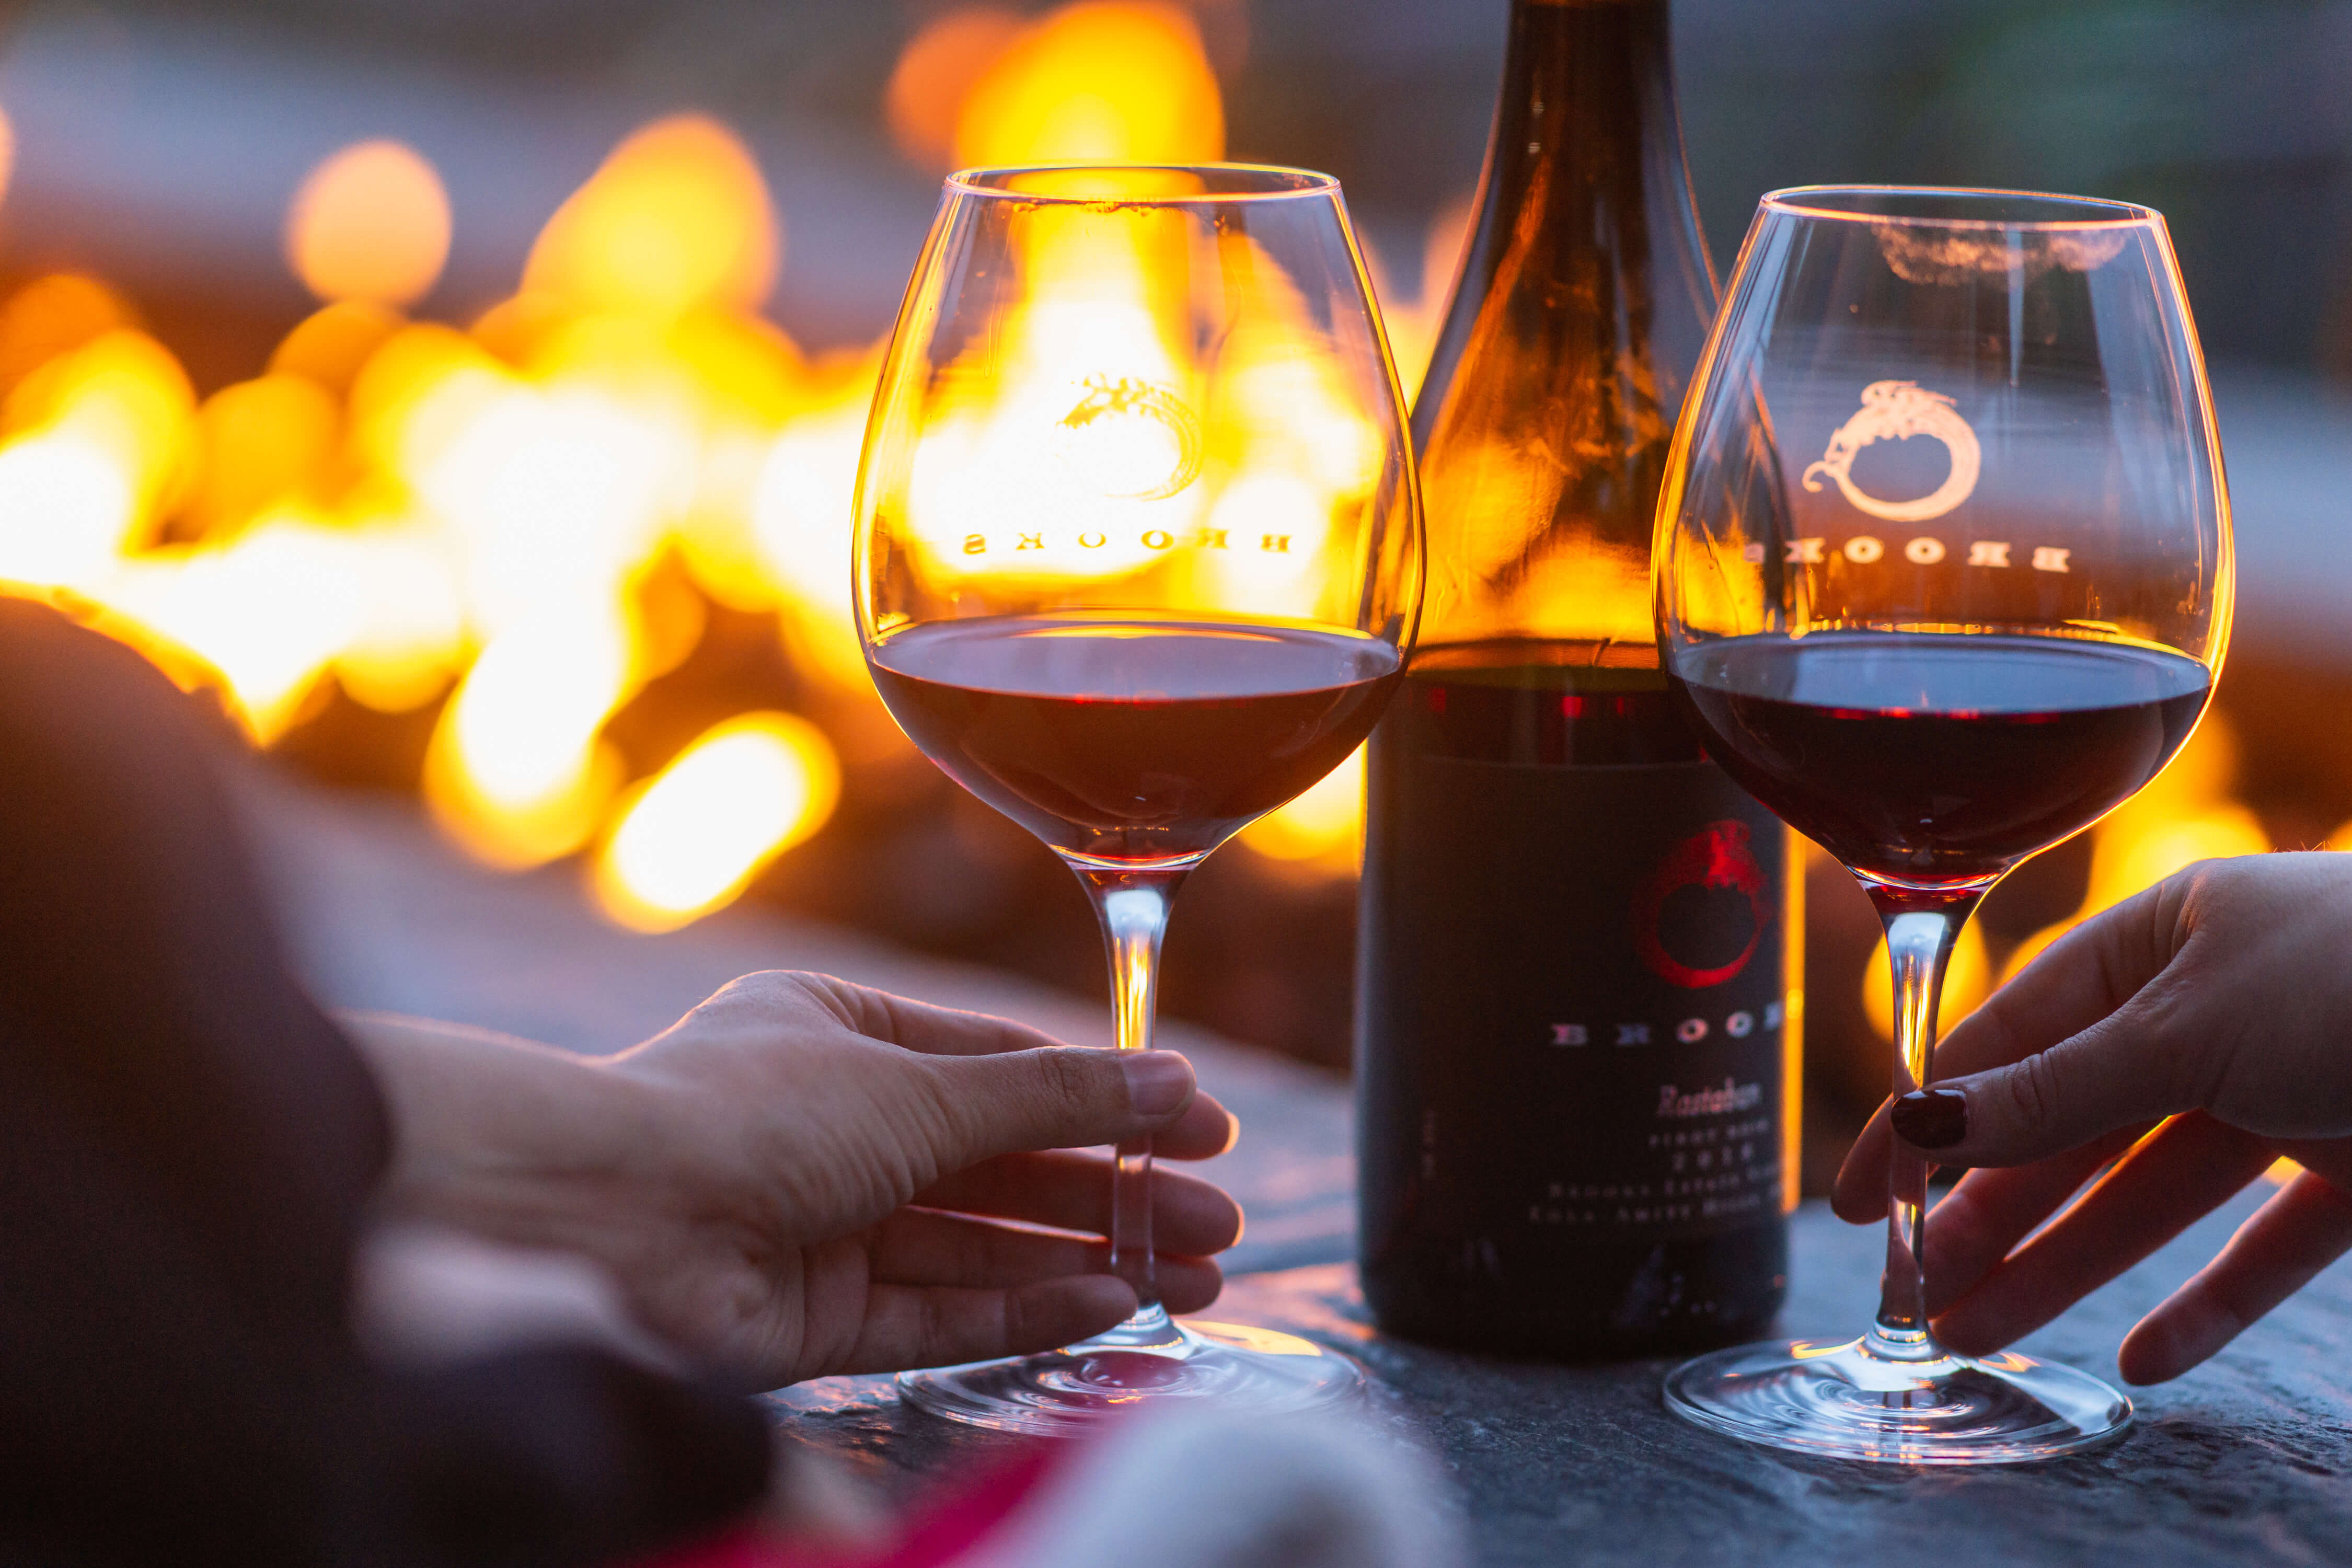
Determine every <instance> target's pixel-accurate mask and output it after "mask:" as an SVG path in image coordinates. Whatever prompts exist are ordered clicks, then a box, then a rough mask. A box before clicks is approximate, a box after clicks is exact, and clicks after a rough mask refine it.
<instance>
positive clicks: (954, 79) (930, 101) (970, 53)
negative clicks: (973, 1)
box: [882, 5, 1027, 173]
mask: <svg viewBox="0 0 2352 1568" xmlns="http://www.w3.org/2000/svg"><path fill="white" fill-rule="evenodd" d="M1026 30H1027V24H1025V23H1024V22H1023V21H1022V19H1021V18H1020V17H1019V16H1014V15H1013V13H1012V12H1010V11H1003V10H999V9H997V8H996V7H995V6H992V5H979V6H974V7H972V8H971V9H970V10H964V11H950V12H949V13H948V14H947V15H946V16H940V17H938V18H936V19H934V20H933V21H932V22H930V23H929V25H928V26H925V27H924V28H923V30H922V31H921V32H919V33H917V34H916V35H915V36H914V37H913V38H912V39H910V40H908V44H907V47H906V49H905V51H904V52H903V53H901V54H900V55H899V57H898V66H897V68H895V69H893V70H892V71H891V73H890V85H889V87H888V88H887V89H886V90H885V91H884V93H883V97H882V112H883V118H884V120H885V121H887V122H888V124H889V127H890V136H891V139H892V140H893V141H895V142H898V150H899V151H900V152H902V153H906V154H907V156H908V157H909V158H911V159H913V160H914V161H915V162H916V163H920V164H922V165H923V166H924V167H926V168H930V169H936V170H939V171H940V172H941V173H945V172H946V171H947V170H948V169H949V168H950V166H951V165H952V164H953V163H954V161H955V136H956V120H957V117H958V115H959V114H960V112H961V110H962V108H963V104H964V100H965V99H967V98H968V97H970V96H971V89H973V87H975V86H976V85H978V83H979V82H980V80H981V79H982V77H984V76H986V75H987V74H988V70H989V68H990V67H992V66H993V65H994V64H995V63H996V61H997V58H998V57H999V56H1001V55H1003V53H1004V50H1005V47H1006V46H1007V45H1009V44H1011V43H1012V42H1013V40H1014V39H1015V38H1017V37H1020V36H1021V35H1022V34H1023V33H1024V32H1025V31H1026Z"/></svg>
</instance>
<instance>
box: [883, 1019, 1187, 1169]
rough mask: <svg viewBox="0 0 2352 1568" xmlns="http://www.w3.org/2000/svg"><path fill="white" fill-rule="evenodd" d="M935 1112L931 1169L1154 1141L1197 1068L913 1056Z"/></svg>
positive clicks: (1151, 1055) (1098, 1060)
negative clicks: (1014, 1155)
mask: <svg viewBox="0 0 2352 1568" xmlns="http://www.w3.org/2000/svg"><path fill="white" fill-rule="evenodd" d="M906 1059H907V1060H908V1061H912V1062H919V1063H920V1064H922V1068H923V1070H924V1076H925V1078H926V1079H927V1080H928V1085H929V1090H930V1096H931V1103H930V1108H929V1109H930V1110H931V1111H932V1112H933V1114H932V1115H930V1116H929V1117H927V1118H925V1119H924V1123H923V1128H922V1131H925V1132H927V1133H928V1134H929V1136H930V1138H931V1140H932V1142H931V1154H932V1157H933V1159H934V1160H935V1161H936V1162H937V1163H936V1164H935V1165H934V1166H933V1167H932V1168H933V1169H934V1170H938V1171H941V1172H946V1171H955V1170H961V1169H962V1168H963V1167H964V1166H966V1165H972V1164H977V1163H979V1162H981V1161H982V1160H988V1159H993V1158H994V1157H995V1156H997V1155H999V1154H1010V1153H1013V1152H1016V1151H1021V1150H1034V1149H1069V1148H1083V1147H1085V1146H1087V1145H1089V1144H1102V1143H1125V1142H1130V1141H1132V1140H1137V1139H1142V1138H1149V1137H1150V1136H1151V1135H1152V1134H1154V1133H1157V1132H1159V1131H1161V1130H1162V1129H1163V1128H1168V1127H1172V1126H1174V1125H1175V1124H1176V1122H1177V1121H1179V1120H1180V1119H1181V1116H1182V1114H1183V1112H1184V1110H1185V1109H1186V1108H1187V1107H1188V1106H1189V1105H1190V1104H1191V1103H1192V1097H1193V1081H1192V1063H1190V1062H1188V1061H1186V1060H1185V1059H1184V1058H1182V1057H1181V1056H1179V1055H1177V1054H1176V1053H1175V1052H1174V1051H1104V1050H1083V1049H1080V1048H1078V1047H1075V1046H1060V1047H1054V1048H1052V1049H1049V1050H1035V1051H1009V1052H1006V1053H1004V1054H1003V1055H1000V1056H975V1057H912V1058H906Z"/></svg>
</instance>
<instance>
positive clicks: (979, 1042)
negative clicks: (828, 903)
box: [739, 973, 1062, 1057]
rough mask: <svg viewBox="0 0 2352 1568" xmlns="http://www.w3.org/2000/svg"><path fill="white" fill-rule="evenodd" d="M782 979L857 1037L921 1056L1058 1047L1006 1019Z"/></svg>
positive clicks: (803, 977) (837, 984)
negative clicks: (798, 988)
mask: <svg viewBox="0 0 2352 1568" xmlns="http://www.w3.org/2000/svg"><path fill="white" fill-rule="evenodd" d="M786 978H788V979H789V980H791V981H792V982H793V983H794V984H798V985H799V986H800V987H801V988H802V989H803V990H804V991H806V992H807V993H808V994H809V995H810V996H812V997H813V998H814V999H815V1000H816V1001H817V1002H818V1003H819V1004H820V1005H823V1006H824V1007H825V1008H826V1009H827V1010H828V1011H830V1012H831V1013H833V1015H834V1016H835V1017H837V1018H839V1019H840V1020H841V1021H842V1023H843V1024H845V1025H846V1026H848V1027H850V1028H852V1029H855V1030H856V1031H857V1032H858V1033H859V1034H861V1035H865V1036H867V1037H871V1038H873V1039H877V1040H881V1041H883V1042H885V1043H887V1044H889V1045H893V1046H898V1047H902V1048H904V1049H906V1050H910V1051H920V1052H921V1053H922V1054H924V1055H925V1056H942V1057H980V1056H996V1055H1000V1054H1002V1053H1003V1052H1006V1051H1035V1050H1044V1049H1047V1048H1049V1047H1056V1046H1060V1045H1061V1044H1062V1042H1061V1041H1059V1040H1057V1039H1055V1037H1053V1036H1051V1035H1049V1034H1047V1033H1045V1031H1044V1030H1043V1029H1033V1028H1031V1027H1030V1026H1028V1025H1026V1024H1019V1023H1015V1022H1013V1020H1012V1019H1010V1018H999V1017H994V1016H991V1015H989V1014H986V1013H967V1012H965V1011H963V1010H962V1009H961V1008H957V1007H939V1006H934V1005H931V1004H930V1003H929V1002H917V1001H914V1000H912V999H910V998H908V997H905V996H894V995H892V994H890V993H889V992H887V991H877V990H875V989H874V988H873V987H872V986H870V985H857V984H852V983H850V982H849V981H846V980H836V979H835V978H834V977H833V976H832V975H830V974H801V973H794V974H791V975H789V976H786ZM739 984H740V982H739Z"/></svg>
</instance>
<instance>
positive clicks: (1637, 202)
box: [1474, 0, 1696, 265]
mask: <svg viewBox="0 0 2352 1568" xmlns="http://www.w3.org/2000/svg"><path fill="white" fill-rule="evenodd" d="M1486 160H1487V161H1486V172H1485V175H1484V180H1483V184H1484V186H1485V188H1484V190H1483V191H1482V192H1481V195H1480V201H1479V219H1480V222H1479V229H1480V231H1481V232H1480V233H1479V234H1478V235H1477V236H1476V237H1475V241H1474V243H1478V242H1483V243H1484V245H1485V247H1486V248H1488V249H1489V250H1491V251H1495V252H1500V251H1502V250H1504V249H1507V248H1509V247H1511V246H1512V242H1513V241H1514V240H1515V239H1517V240H1521V241H1523V242H1524V241H1527V240H1533V239H1535V238H1537V237H1538V236H1539V235H1548V236H1549V237H1551V239H1552V241H1553V244H1554V246H1555V247H1557V246H1559V245H1575V244H1578V243H1580V242H1589V243H1590V244H1591V246H1592V247H1594V248H1596V249H1599V250H1602V251H1610V250H1616V249H1620V248H1621V247H1622V246H1623V244H1624V243H1625V242H1626V241H1627V240H1633V241H1636V242H1639V241H1641V240H1643V239H1645V238H1647V239H1649V240H1651V241H1652V242H1653V243H1655V242H1657V241H1659V240H1664V241H1665V242H1666V244H1667V246H1668V247H1669V248H1672V247H1675V244H1676V243H1677V242H1683V243H1685V244H1687V245H1688V246H1689V248H1691V249H1693V250H1694V251H1695V250H1696V243H1695V242H1696V216H1695V214H1694V213H1693V211H1692V207H1691V200H1690V185H1689V176H1688V174H1687V173H1686V171H1685V165H1684V157H1683V137H1682V126H1681V123H1680V121H1679V120H1678V118H1677V116H1676V114H1675V86H1674V66H1673V55H1672V26H1671V18H1670V15H1669V5H1668V0H1513V3H1512V5H1511V33H1510V43H1509V47H1508V50H1507V54H1506V56H1505V58H1504V65H1503V88H1502V93H1501V96H1500V98H1499V99H1498V100H1497V101H1496V106H1495V128H1494V133H1493V136H1492V139H1491V140H1490V141H1489V142H1488V144H1487V153H1486ZM1625 216H1639V218H1640V219H1641V220H1642V221H1641V222H1640V223H1639V224H1638V225H1635V226H1631V227H1628V226H1627V225H1626V224H1625V222H1624V217H1625ZM1651 230H1658V231H1661V232H1659V233H1657V234H1654V235H1653V234H1651V233H1650V232H1649V231H1651ZM1685 230H1687V231H1688V232H1687V233H1685V232H1683V231H1685ZM1638 264H1639V263H1638V261H1636V265H1638Z"/></svg>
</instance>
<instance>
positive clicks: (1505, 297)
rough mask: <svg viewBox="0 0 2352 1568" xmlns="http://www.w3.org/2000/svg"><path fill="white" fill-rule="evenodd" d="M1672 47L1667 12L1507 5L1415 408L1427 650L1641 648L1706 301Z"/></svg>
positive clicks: (1586, 4)
mask: <svg viewBox="0 0 2352 1568" xmlns="http://www.w3.org/2000/svg"><path fill="white" fill-rule="evenodd" d="M1671 42H1672V39H1671V28H1670V25H1669V14H1668V6H1667V4H1666V0H1552V3H1545V0H1513V4H1512V6H1511V16H1510V43H1509V49H1508V53H1507V58H1506V64H1505V68H1504V79H1503V89H1502V95H1501V99H1500V100H1499V102H1498V103H1497V105H1496V114H1495V127H1494V135H1493V139H1492V141H1491V142H1489V144H1488V147H1487V153H1486V170H1485V173H1484V174H1483V176H1482V177H1481V180H1480V189H1479V199H1478V210H1477V216H1476V217H1475V221H1474V223H1473V226H1472V229H1471V234H1470V237H1469V240H1468V242H1467V244H1466V245H1465V250H1464V255H1463V264H1462V270H1461V274H1460V276H1459V277H1458V278H1457V279H1456V280H1455V284H1454V297H1453V300H1452V302H1451V304H1450V305H1449V307H1448V309H1447V311H1446V319H1445V323H1444V328H1443V330H1442V331H1441V332H1440V334H1439V339H1438V343H1437V348H1436V352H1435V353H1434V354H1433V356H1432V359H1431V363H1430V369H1429V374H1428V376H1427V377H1426V379H1425V380H1424V381H1423V386H1422V392H1421V396H1420V398H1419V399H1418V401H1417V404H1416V406H1415V408H1414V411H1413V435H1414V438H1415V441H1416V443H1417V444H1418V446H1419V448H1420V451H1421V453H1422V480H1423V497H1424V500H1425V503H1426V505H1427V508H1428V511H1429V537H1430V549H1431V557H1432V563H1433V577H1432V588H1433V598H1432V601H1431V604H1430V606H1429V614H1428V617H1427V620H1426V622H1425V630H1424V634H1423V636H1424V639H1425V640H1426V639H1427V638H1428V637H1431V636H1432V635H1434V636H1435V637H1438V638H1440V639H1443V640H1455V639H1460V638H1466V637H1495V636H1534V637H1559V636H1571V637H1587V638H1598V639H1603V640H1621V639H1624V638H1627V637H1633V638H1637V639H1639V640H1641V641H1643V642H1646V641H1647V640H1648V622H1649V605H1648V590H1647V575H1648V551H1649V534H1650V524H1651V511H1652V509H1653V508H1654V506H1655V504H1656V500H1657V492H1658V485H1659V480H1660V479H1661V478H1662V477H1663V473H1664V460H1665V453H1666V447H1667V446H1668V444H1669V442H1670V441H1671V439H1672V437H1673V431H1674V421H1675V414H1676V412H1677V411H1678V410H1679V408H1680V406H1681V404H1682V396H1683V393H1684V390H1685V388H1686V387H1687V386H1688V385H1689V383H1690V377H1691V373H1692V371H1693V369H1694V368H1695V367H1696V363H1697V361H1698V354H1699V351H1700V349H1701V347H1702V346H1703V345H1704V342H1705V340H1706V330H1707V326H1708V323H1709V322H1710V321H1711V320H1712V318H1713V316H1714V312H1715V304H1716V285H1715V277H1714V273H1713V270H1712V268H1710V267H1709V266H1708V264H1707V260H1706V250H1705V247H1704V246H1703V244H1702V242H1701V240H1700V238H1699V232H1698V214H1697V209H1696V205H1695V204H1694V203H1693V201H1692V197H1691V187H1690V177H1689V173H1688V170H1687V167H1686V165H1685V162H1684V157H1683V140H1682V128H1681V124H1680V121H1679V120H1678V119H1677V117H1676V114H1675V91H1674V76H1673V68H1672V60H1671ZM1571 578H1572V580H1573V587H1574V592H1573V593H1572V594H1563V592H1562V591H1561V590H1562V589H1564V588H1566V587H1567V586H1568V585H1569V581H1570V579H1571ZM1621 579H1622V581H1621ZM1570 599H1573V600H1575V601H1578V602H1580V603H1581V604H1583V605H1585V606H1586V609H1585V610H1583V611H1576V610H1572V609H1570V608H1568V607H1565V606H1567V605H1568V602H1569V600H1570ZM1562 617H1565V618H1562ZM1555 623H1557V624H1555ZM1571 623H1573V624H1571ZM1621 623H1622V624H1621Z"/></svg>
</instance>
